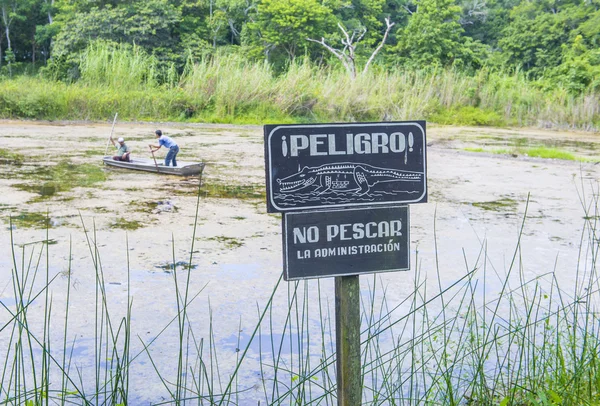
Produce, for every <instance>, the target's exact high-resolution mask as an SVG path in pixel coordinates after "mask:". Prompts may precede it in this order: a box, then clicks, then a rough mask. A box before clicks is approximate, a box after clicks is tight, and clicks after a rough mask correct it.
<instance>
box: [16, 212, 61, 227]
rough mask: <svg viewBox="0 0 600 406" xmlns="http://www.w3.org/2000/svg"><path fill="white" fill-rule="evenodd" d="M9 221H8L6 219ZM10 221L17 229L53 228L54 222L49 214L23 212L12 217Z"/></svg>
mask: <svg viewBox="0 0 600 406" xmlns="http://www.w3.org/2000/svg"><path fill="white" fill-rule="evenodd" d="M6 220H7V221H8V219H6ZM10 221H11V222H12V225H13V226H15V227H16V228H52V222H51V221H50V217H49V216H48V215H47V214H42V213H35V212H21V213H19V214H18V215H16V216H11V217H10Z"/></svg>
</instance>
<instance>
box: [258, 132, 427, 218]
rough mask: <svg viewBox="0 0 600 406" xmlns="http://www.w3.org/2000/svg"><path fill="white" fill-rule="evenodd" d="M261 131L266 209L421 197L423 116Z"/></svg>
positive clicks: (420, 200)
mask: <svg viewBox="0 0 600 406" xmlns="http://www.w3.org/2000/svg"><path fill="white" fill-rule="evenodd" d="M264 131H265V160H266V165H265V166H266V178H267V210H268V212H269V213H277V212H289V211H299V210H310V209H324V208H342V207H357V206H364V207H367V206H377V205H385V204H387V205H389V204H390V203H402V204H405V203H424V202H426V201H427V182H426V180H427V173H426V168H425V166H426V165H425V163H426V157H425V149H426V141H425V122H424V121H413V122H385V123H351V124H312V125H267V126H265V127H264Z"/></svg>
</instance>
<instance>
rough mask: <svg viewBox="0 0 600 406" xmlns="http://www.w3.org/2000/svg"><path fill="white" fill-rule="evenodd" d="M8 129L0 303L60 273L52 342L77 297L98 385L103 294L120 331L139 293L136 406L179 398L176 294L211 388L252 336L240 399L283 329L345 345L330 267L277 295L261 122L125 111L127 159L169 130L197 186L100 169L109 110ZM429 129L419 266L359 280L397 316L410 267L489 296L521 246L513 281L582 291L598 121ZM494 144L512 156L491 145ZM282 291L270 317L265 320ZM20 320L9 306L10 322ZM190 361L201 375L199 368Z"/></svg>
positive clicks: (1, 147)
mask: <svg viewBox="0 0 600 406" xmlns="http://www.w3.org/2000/svg"><path fill="white" fill-rule="evenodd" d="M0 127H1V129H2V137H0V191H1V193H0V250H1V251H0V301H1V302H2V303H3V304H4V305H5V306H6V307H7V308H8V309H14V306H15V303H16V302H17V300H18V296H19V295H18V293H17V292H15V289H14V286H15V275H21V277H20V278H19V280H20V283H25V284H28V285H27V287H26V288H25V290H26V291H27V292H28V295H29V296H28V297H30V298H33V297H34V296H35V294H36V293H37V292H40V291H42V289H43V287H44V286H45V285H46V278H49V279H52V278H54V279H53V280H52V282H51V283H50V285H49V288H48V291H49V292H50V294H51V302H52V313H51V320H52V324H51V325H52V329H51V331H50V337H51V338H50V341H51V342H52V345H53V348H60V350H58V352H59V354H62V343H63V337H64V336H65V333H64V330H65V329H64V321H65V312H66V307H67V306H66V304H67V293H68V294H69V297H68V304H69V306H68V308H69V313H68V327H67V334H66V336H67V342H68V343H69V345H68V346H69V348H71V349H70V350H69V353H72V355H71V370H72V374H73V376H77V377H78V382H79V377H80V376H81V381H82V382H83V383H82V385H83V386H86V387H87V388H88V389H90V388H91V390H93V386H94V385H95V381H96V378H95V377H94V376H95V375H94V373H95V372H94V371H95V367H94V365H96V364H97V360H95V348H97V347H96V346H97V345H98V344H97V343H95V338H97V337H98V325H99V323H102V322H104V321H102V320H100V322H99V321H98V320H99V316H98V314H100V313H99V311H98V303H99V302H103V299H102V298H103V297H105V298H106V302H105V303H106V307H107V309H108V312H109V314H110V316H111V317H112V319H111V320H112V322H113V328H115V330H116V329H118V327H117V326H118V325H119V323H120V320H121V318H123V317H124V316H126V314H127V307H128V303H131V325H130V327H129V329H130V333H131V350H130V352H131V357H132V358H134V356H135V358H134V359H133V360H132V363H131V370H130V377H129V379H130V385H129V391H130V395H129V396H130V402H131V404H148V403H156V402H161V401H168V400H169V399H170V396H171V394H170V393H169V390H168V389H167V388H168V387H169V385H170V384H171V383H172V382H174V380H175V378H174V374H175V371H176V368H177V359H178V342H179V339H180V337H179V330H178V328H177V323H178V319H177V315H178V311H179V310H180V309H178V300H177V297H178V295H179V297H180V298H183V297H184V296H185V295H186V294H187V300H188V302H191V303H190V304H189V306H188V308H187V322H186V328H187V327H190V328H189V329H187V330H186V333H185V337H183V340H184V341H185V345H184V347H185V348H186V351H187V352H185V353H184V354H183V356H184V358H185V357H186V354H191V353H192V352H194V351H193V350H194V349H196V350H199V349H202V351H203V354H204V358H203V361H204V363H205V366H206V367H207V370H209V371H210V376H211V379H212V383H213V384H214V385H215V389H214V392H215V393H218V392H220V391H222V390H223V389H224V387H225V386H226V385H227V382H228V379H229V377H230V376H231V374H232V372H233V370H234V366H235V364H236V362H237V360H238V359H239V357H240V356H241V354H242V352H243V350H244V349H245V348H246V347H247V346H248V342H249V341H250V337H252V336H253V335H255V337H256V338H255V339H254V341H253V343H252V344H251V345H249V346H248V352H247V353H246V355H245V357H246V359H245V361H244V363H243V366H242V368H240V370H239V371H238V374H239V375H238V376H239V378H238V379H237V380H236V381H235V385H236V390H238V391H242V392H241V393H240V394H238V395H236V397H235V400H236V403H237V404H242V405H244V404H249V405H250V404H254V405H256V404H257V402H258V401H260V400H263V401H264V400H265V395H264V392H265V389H264V380H263V379H261V377H262V378H269V379H271V378H273V372H272V371H270V372H269V371H265V367H264V366H263V368H261V354H262V353H264V352H265V351H266V350H265V347H269V354H271V355H269V356H270V357H271V358H273V354H272V351H271V347H273V346H274V345H273V343H282V342H285V345H280V346H279V348H281V351H275V352H276V353H277V352H281V353H284V354H285V353H294V352H296V353H298V351H299V347H302V346H303V345H306V346H307V347H310V348H308V350H307V349H304V350H303V351H304V352H305V353H306V354H309V353H310V354H311V356H312V355H314V356H315V357H316V359H317V360H318V357H319V356H320V355H319V354H320V347H322V345H321V344H322V342H321V341H320V340H324V341H325V342H327V343H328V344H327V345H328V346H331V342H335V337H334V336H333V335H332V334H333V332H332V328H331V325H332V323H333V321H332V317H333V316H332V315H333V308H332V304H333V279H322V280H320V281H317V280H312V281H309V282H307V283H300V284H287V283H286V282H281V283H280V285H279V287H278V288H277V290H276V291H275V293H274V294H273V292H274V289H275V287H276V286H277V283H278V280H279V279H280V276H281V272H282V252H281V250H282V247H281V244H282V241H281V218H280V216H279V215H273V214H267V213H266V204H265V187H264V184H265V180H264V157H263V132H262V128H261V127H259V126H231V125H199V124H196V125H192V124H173V123H160V124H149V123H117V125H116V127H115V129H114V134H113V135H114V137H115V138H116V137H124V138H125V139H126V142H127V143H128V144H129V145H130V147H132V149H133V156H140V157H144V158H150V157H151V155H150V152H149V150H148V143H154V137H153V132H154V130H155V129H156V128H160V129H161V130H163V132H164V133H165V134H167V135H169V136H171V137H173V138H174V139H175V140H176V141H177V142H178V144H179V146H180V148H181V152H180V154H179V159H181V160H184V161H204V162H205V163H206V169H205V173H204V174H203V176H202V179H201V183H200V179H199V178H198V177H191V178H179V177H174V176H161V175H156V174H152V173H144V172H135V171H127V170H121V169H115V168H110V167H104V166H103V165H102V160H101V159H102V156H103V155H104V154H105V153H106V151H107V150H108V151H112V149H113V147H112V146H109V145H108V143H107V139H108V136H109V134H110V133H111V125H110V123H100V124H90V123H37V122H8V121H4V122H1V123H0ZM427 141H428V151H427V157H428V158H427V170H428V192H429V202H428V203H425V204H417V205H412V206H411V208H410V223H411V224H410V239H411V263H412V266H411V268H412V269H411V271H408V272H398V273H385V274H379V275H376V276H365V277H362V278H361V290H362V291H363V293H364V296H365V298H368V297H371V296H372V295H373V296H374V297H376V298H378V299H375V302H377V303H381V301H382V298H383V299H384V300H385V302H386V306H387V307H388V308H389V309H394V308H395V310H394V311H393V312H392V313H393V316H394V317H402V315H403V314H405V313H406V312H407V310H408V309H409V307H410V303H405V302H404V301H405V299H406V298H407V297H408V296H409V295H410V293H411V292H413V290H414V289H415V283H416V281H419V283H422V282H423V281H426V282H425V283H427V284H430V285H431V288H430V289H431V292H434V291H435V290H439V289H440V287H442V288H443V287H445V286H450V285H452V284H453V283H454V282H456V281H457V280H459V279H460V278H462V277H463V276H464V275H465V274H466V273H467V272H468V271H471V270H473V269H475V268H477V269H478V272H482V273H481V274H478V276H476V278H480V279H481V282H480V283H479V284H478V285H477V288H478V289H484V288H485V290H486V294H487V295H488V296H489V297H492V296H493V295H494V294H495V293H496V294H497V292H499V291H500V289H501V288H502V284H503V280H504V279H505V275H506V274H507V273H508V271H509V269H510V267H511V263H513V259H514V257H515V252H517V254H518V255H517V258H518V261H517V263H518V265H517V266H518V268H519V272H518V275H519V276H518V278H519V279H524V280H532V279H535V278H538V277H539V278H541V279H542V280H543V278H545V277H546V276H547V275H549V274H553V276H554V277H555V278H556V280H557V281H558V283H559V284H560V286H561V288H563V289H564V290H565V291H569V290H572V287H573V285H574V284H575V281H576V278H577V265H578V263H581V256H580V254H581V253H580V245H581V241H582V238H583V237H582V233H583V231H584V224H585V221H586V217H587V218H588V219H589V217H590V216H597V212H596V213H593V212H592V213H591V212H590V211H589V209H590V207H592V206H593V203H594V199H596V201H597V199H598V179H600V164H597V162H598V161H599V160H600V135H598V134H593V133H574V132H566V131H545V130H538V129H494V128H465V127H437V126H430V127H429V128H428V129H427ZM527 147H545V148H557V149H561V150H565V151H568V152H570V153H572V154H573V155H574V156H575V157H576V158H578V159H579V160H558V159H542V158H534V157H529V156H527V155H526V152H523V151H526V148H527ZM498 148H502V149H506V150H507V151H508V152H507V153H503V154H497V153H493V152H494V150H495V149H498ZM163 156H164V151H163V150H161V151H160V152H159V153H157V159H161V158H162V157H163ZM586 210H588V211H587V212H586ZM519 241H520V246H519V249H518V250H517V251H515V250H516V248H517V243H518V242H519ZM174 264H175V266H174ZM15 269H16V273H15V272H14V270H15ZM28 271H29V273H28ZM483 272H485V274H483ZM23 275H29V276H28V277H27V278H25V277H23ZM34 275H35V278H34V277H33V276H34ZM99 285H101V286H102V287H103V290H102V289H101V290H100V292H99V289H98V286H99ZM69 286H70V289H68V287H69ZM176 286H177V287H178V288H179V290H177V289H176ZM374 286H376V289H377V290H376V293H375V294H372V290H373V287H374ZM296 289H297V290H296ZM102 291H103V292H104V294H103V293H102ZM384 291H385V293H382V292H384ZM29 292H32V293H33V294H30V293H29ZM272 295H273V298H272V305H271V306H270V307H269V311H268V312H267V313H266V314H265V318H264V319H263V327H262V328H261V329H260V330H256V331H255V326H256V325H257V322H258V319H259V317H260V316H261V314H262V313H261V312H262V311H263V310H264V309H265V307H266V306H267V305H268V303H269V300H270V298H271V296H272ZM294 295H297V296H294ZM44 297H45V296H44V295H40V296H38V297H36V298H35V299H34V300H32V302H31V304H30V305H29V307H28V323H29V326H30V328H31V332H32V333H34V334H37V335H39V336H41V335H42V331H43V325H44V308H45V303H46V301H45V299H44ZM98 298H100V299H98ZM128 298H129V302H128ZM294 298H297V301H296V302H294V303H295V305H294V306H295V307H296V308H295V309H294V312H293V315H294V316H293V317H291V319H293V320H290V317H288V316H289V312H288V310H289V306H288V303H289V302H290V301H291V300H292V301H293V300H296V299H294ZM432 306H436V304H432ZM298 309H299V310H298ZM179 314H180V313H179ZM298 315H299V316H298ZM9 319H10V314H9V312H8V310H6V309H5V308H4V307H0V327H1V326H3V325H4V323H3V322H4V321H6V320H9ZM309 327H310V328H309ZM302 329H304V331H305V332H304V333H301V334H300V333H298V331H301V330H302ZM290 332H292V334H291V335H292V336H294V337H296V338H295V339H290V338H289V336H290V334H289V333H290ZM11 334H12V329H11V328H6V329H4V331H1V330H0V361H2V362H4V360H5V359H6V358H7V356H8V357H10V356H9V355H7V354H8V353H9V352H10V351H12V347H13V345H14V342H13V341H11ZM100 334H101V335H102V334H106V331H105V330H103V332H101V333H100ZM286 334H287V336H286ZM284 336H286V337H287V338H283V337H284ZM119 337H122V335H121V336H119ZM258 338H260V339H261V340H260V341H258ZM311 338H312V342H311V344H310V345H308V344H306V343H307V342H308V341H311ZM396 338H397V337H396ZM119 340H121V338H119ZM331 340H333V341H331ZM267 344H268V345H267ZM144 346H147V348H146V349H145V348H144ZM313 346H314V347H316V348H312V347H313ZM190 348H191V350H190ZM61 356H62V355H61ZM263 356H264V354H263ZM107 358H110V357H107ZM292 358H293V357H292ZM190 359H192V361H190V364H191V366H190V367H189V368H187V371H186V373H187V374H188V379H189V380H190V381H192V380H193V378H192V375H194V373H193V371H197V365H196V361H195V359H193V357H191V358H190ZM293 359H296V360H297V358H293ZM262 361H263V363H264V364H273V360H272V359H271V361H270V362H265V360H264V359H263V360H262ZM104 362H108V361H106V360H104V361H102V363H104ZM294 362H296V361H294ZM312 362H313V363H316V362H317V361H312ZM292 364H293V362H292ZM217 366H218V368H217ZM267 369H268V368H267ZM285 369H291V370H293V369H294V365H288V364H286V368H285ZM261 370H262V372H261ZM261 373H262V374H263V375H262V376H261ZM283 375H285V374H283ZM288 375H293V374H288ZM161 378H162V379H165V380H166V381H167V382H168V383H167V384H165V382H164V381H163V380H162V379H161ZM285 379H288V378H287V377H286V378H285ZM292 380H293V376H292ZM288 383H289V379H288ZM272 385H273V384H272V383H269V384H267V387H268V388H271V386H272ZM188 386H191V387H193V385H192V384H189V385H188ZM204 389H206V388H204ZM266 392H272V391H271V389H267V390H266ZM3 396H4V394H0V399H1V398H2V397H3ZM190 396H191V395H190Z"/></svg>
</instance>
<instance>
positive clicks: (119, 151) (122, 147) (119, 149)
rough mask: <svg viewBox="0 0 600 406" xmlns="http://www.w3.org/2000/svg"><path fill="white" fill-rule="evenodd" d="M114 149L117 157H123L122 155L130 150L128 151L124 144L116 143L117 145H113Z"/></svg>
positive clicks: (129, 150)
mask: <svg viewBox="0 0 600 406" xmlns="http://www.w3.org/2000/svg"><path fill="white" fill-rule="evenodd" d="M115 148H117V156H123V154H125V153H126V152H131V149H129V147H128V146H127V144H125V143H123V145H121V144H119V143H117V145H115Z"/></svg>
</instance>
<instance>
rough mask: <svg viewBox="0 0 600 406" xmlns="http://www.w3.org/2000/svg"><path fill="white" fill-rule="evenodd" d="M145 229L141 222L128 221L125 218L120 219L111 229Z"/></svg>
mask: <svg viewBox="0 0 600 406" xmlns="http://www.w3.org/2000/svg"><path fill="white" fill-rule="evenodd" d="M142 227H144V224H142V223H141V222H139V221H136V220H126V219H124V218H123V217H120V218H118V219H117V220H116V221H115V222H114V223H113V224H112V225H111V228H119V229H121V230H137V229H138V228H142Z"/></svg>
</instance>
